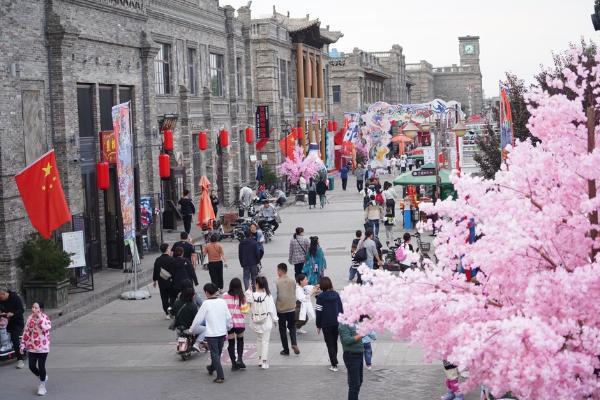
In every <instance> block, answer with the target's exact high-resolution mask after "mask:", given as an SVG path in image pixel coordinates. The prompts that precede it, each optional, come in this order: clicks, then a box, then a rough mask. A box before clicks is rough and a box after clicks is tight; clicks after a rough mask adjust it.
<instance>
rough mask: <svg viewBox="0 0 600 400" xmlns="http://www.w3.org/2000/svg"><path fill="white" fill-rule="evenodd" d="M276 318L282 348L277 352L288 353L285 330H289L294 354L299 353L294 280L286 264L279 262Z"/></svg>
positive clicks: (285, 354) (286, 354) (276, 283)
mask: <svg viewBox="0 0 600 400" xmlns="http://www.w3.org/2000/svg"><path fill="white" fill-rule="evenodd" d="M277 277H278V278H277V281H275V286H276V287H277V301H276V302H275V308H276V309H277V318H279V336H280V337H281V345H282V346H283V350H281V351H280V352H279V354H281V355H282V356H289V355H290V348H289V347H288V340H287V331H288V330H289V331H290V341H291V342H292V349H293V350H294V354H300V349H299V348H298V344H297V342H296V281H295V280H294V279H292V278H290V277H289V276H288V274H287V264H286V263H281V264H279V265H278V266H277Z"/></svg>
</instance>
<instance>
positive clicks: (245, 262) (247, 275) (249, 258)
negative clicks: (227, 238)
mask: <svg viewBox="0 0 600 400" xmlns="http://www.w3.org/2000/svg"><path fill="white" fill-rule="evenodd" d="M262 257H263V250H262V248H261V246H260V245H259V244H258V243H257V242H256V241H255V240H254V239H252V235H251V233H250V232H249V231H248V232H247V233H246V239H244V240H242V241H241V242H240V245H239V247H238V258H239V260H240V265H241V266H242V268H243V269H244V277H243V280H244V289H246V290H248V287H250V286H252V290H253V291H254V289H255V286H254V283H255V281H256V277H257V276H258V265H259V264H260V260H261V259H262Z"/></svg>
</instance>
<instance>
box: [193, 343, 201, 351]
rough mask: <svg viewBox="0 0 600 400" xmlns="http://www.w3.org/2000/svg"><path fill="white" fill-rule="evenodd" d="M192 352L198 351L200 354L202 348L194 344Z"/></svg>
mask: <svg viewBox="0 0 600 400" xmlns="http://www.w3.org/2000/svg"><path fill="white" fill-rule="evenodd" d="M192 350H194V351H197V352H198V353H200V346H199V345H198V343H194V344H193V345H192Z"/></svg>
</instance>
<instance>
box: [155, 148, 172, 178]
mask: <svg viewBox="0 0 600 400" xmlns="http://www.w3.org/2000/svg"><path fill="white" fill-rule="evenodd" d="M158 173H159V175H160V179H169V178H170V177H171V157H169V155H168V154H165V153H163V154H161V155H159V156H158Z"/></svg>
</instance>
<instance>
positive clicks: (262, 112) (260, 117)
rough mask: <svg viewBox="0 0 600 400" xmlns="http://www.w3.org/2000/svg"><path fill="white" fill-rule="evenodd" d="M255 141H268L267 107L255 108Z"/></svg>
mask: <svg viewBox="0 0 600 400" xmlns="http://www.w3.org/2000/svg"><path fill="white" fill-rule="evenodd" d="M255 119H256V139H257V141H259V140H261V139H269V106H257V107H256V114H255Z"/></svg>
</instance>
